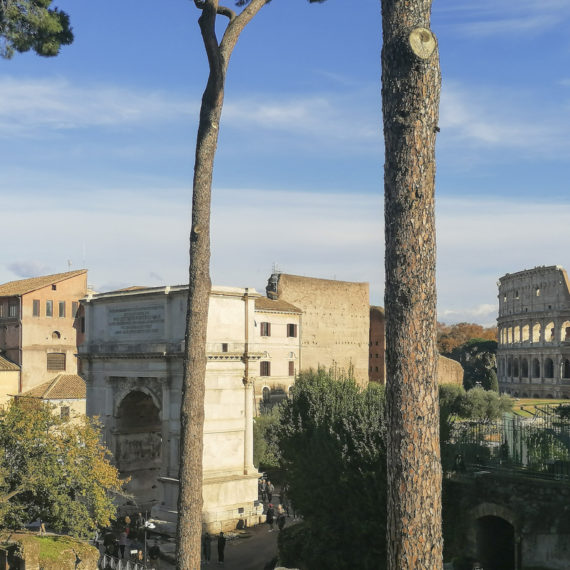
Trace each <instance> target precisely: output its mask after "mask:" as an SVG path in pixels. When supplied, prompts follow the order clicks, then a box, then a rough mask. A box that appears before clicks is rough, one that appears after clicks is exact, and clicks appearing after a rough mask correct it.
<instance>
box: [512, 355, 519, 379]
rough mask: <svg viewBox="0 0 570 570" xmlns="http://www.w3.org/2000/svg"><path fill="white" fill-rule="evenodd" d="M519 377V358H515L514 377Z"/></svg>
mask: <svg viewBox="0 0 570 570" xmlns="http://www.w3.org/2000/svg"><path fill="white" fill-rule="evenodd" d="M518 377H519V359H518V358H514V359H513V378H518Z"/></svg>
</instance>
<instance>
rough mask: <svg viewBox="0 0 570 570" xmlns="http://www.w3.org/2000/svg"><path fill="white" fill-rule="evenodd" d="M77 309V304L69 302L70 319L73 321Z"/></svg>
mask: <svg viewBox="0 0 570 570" xmlns="http://www.w3.org/2000/svg"><path fill="white" fill-rule="evenodd" d="M77 307H79V303H78V302H77V301H72V302H71V318H72V319H74V318H75V317H76V316H77Z"/></svg>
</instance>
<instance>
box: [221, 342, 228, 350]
mask: <svg viewBox="0 0 570 570" xmlns="http://www.w3.org/2000/svg"><path fill="white" fill-rule="evenodd" d="M227 351H228V343H227V342H222V352H227Z"/></svg>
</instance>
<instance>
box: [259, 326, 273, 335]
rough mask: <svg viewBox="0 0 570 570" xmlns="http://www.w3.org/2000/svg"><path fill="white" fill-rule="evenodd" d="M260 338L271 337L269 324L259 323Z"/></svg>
mask: <svg viewBox="0 0 570 570" xmlns="http://www.w3.org/2000/svg"><path fill="white" fill-rule="evenodd" d="M259 326H260V330H261V333H260V334H261V336H271V323H260V324H259Z"/></svg>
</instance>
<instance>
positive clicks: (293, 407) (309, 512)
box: [278, 370, 386, 570]
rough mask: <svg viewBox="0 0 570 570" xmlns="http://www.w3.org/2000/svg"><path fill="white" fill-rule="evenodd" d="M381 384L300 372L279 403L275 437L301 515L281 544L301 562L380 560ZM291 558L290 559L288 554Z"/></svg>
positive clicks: (347, 564) (370, 563)
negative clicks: (289, 538) (290, 391)
mask: <svg viewBox="0 0 570 570" xmlns="http://www.w3.org/2000/svg"><path fill="white" fill-rule="evenodd" d="M384 431H385V421H384V390H383V388H382V387H380V386H378V385H375V384H374V385H373V384H371V385H370V386H369V388H368V389H366V390H362V389H361V388H359V387H358V386H357V385H356V384H355V383H354V381H352V380H350V379H340V380H339V379H338V378H337V379H336V380H334V379H333V375H332V374H331V373H327V372H326V371H325V370H318V371H317V372H314V371H311V372H307V373H302V374H301V375H300V377H299V378H298V379H297V380H296V382H295V386H294V388H293V397H292V399H291V400H288V401H286V402H285V403H284V404H283V405H282V408H281V419H280V424H279V426H278V441H279V448H280V453H281V458H282V462H283V466H284V468H285V469H286V472H287V483H288V493H289V494H288V496H289V498H290V500H291V501H292V503H293V504H294V505H295V508H296V510H297V511H298V512H300V513H302V515H303V517H304V523H303V525H304V527H303V528H304V530H303V531H302V532H293V529H294V528H295V527H292V531H291V532H292V533H293V534H294V535H295V536H296V537H297V541H295V544H293V545H291V544H289V545H287V536H286V535H284V537H283V539H281V538H280V544H281V543H282V547H283V548H282V549H281V550H282V554H285V553H284V552H283V549H285V550H287V552H288V553H289V554H290V553H291V552H294V554H295V556H296V557H297V561H298V560H299V558H298V557H299V556H300V557H301V558H302V560H303V562H304V563H305V565H306V567H307V568H336V569H338V570H342V569H344V568H347V569H349V568H355V567H358V568H364V569H365V568H370V569H372V568H374V569H375V570H376V569H379V568H382V567H383V564H384V560H385V538H384V537H385V532H386V446H385V439H384ZM292 563H294V562H293V561H292Z"/></svg>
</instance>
